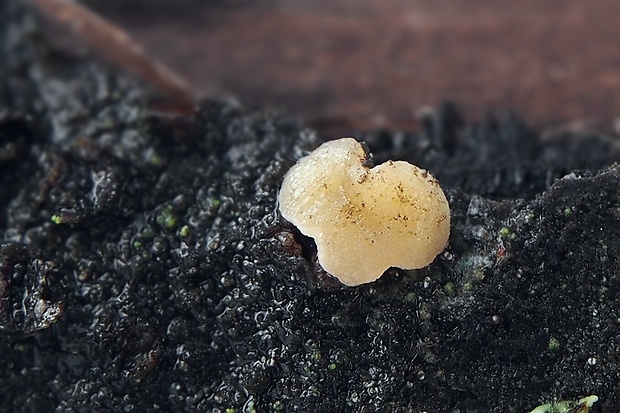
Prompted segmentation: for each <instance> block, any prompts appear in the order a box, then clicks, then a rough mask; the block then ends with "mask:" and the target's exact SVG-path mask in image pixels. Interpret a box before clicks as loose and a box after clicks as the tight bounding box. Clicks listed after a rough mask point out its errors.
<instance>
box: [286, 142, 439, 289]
mask: <svg viewBox="0 0 620 413" xmlns="http://www.w3.org/2000/svg"><path fill="white" fill-rule="evenodd" d="M367 165H368V155H367V153H366V151H365V150H364V148H363V147H362V145H361V144H360V143H359V142H357V141H356V140H355V139H353V138H344V139H338V140H335V141H330V142H326V143H324V144H323V145H321V146H320V147H319V148H317V149H316V150H315V151H314V152H312V153H311V154H310V155H308V156H306V157H304V158H302V159H300V160H299V162H297V164H295V165H294V166H293V167H292V168H291V169H290V170H289V171H288V173H287V174H286V176H285V177H284V182H283V183H282V189H281V190H280V194H279V196H278V201H279V205H280V212H281V213H282V216H283V217H284V218H285V219H286V220H288V221H289V222H291V223H292V224H293V225H295V226H296V227H297V228H298V229H299V231H301V233H303V234H304V235H307V236H309V237H312V238H314V240H315V242H316V246H317V250H318V259H319V263H320V264H321V266H322V267H323V268H324V269H325V271H327V272H328V273H330V274H332V275H333V276H335V277H337V278H338V279H339V280H340V282H342V283H343V284H346V285H350V286H354V285H359V284H364V283H368V282H371V281H374V280H376V279H377V278H379V277H380V276H381V274H383V273H384V272H385V270H387V269H388V268H389V267H398V268H403V269H415V268H422V267H425V266H427V265H428V264H430V263H431V262H432V261H433V260H434V259H435V257H436V256H437V254H439V253H440V252H441V251H442V250H443V249H444V248H445V246H446V243H447V241H448V236H449V235H450V209H449V207H448V201H447V200H446V196H445V195H444V193H443V191H442V190H441V187H440V186H439V183H438V182H437V180H436V179H435V178H433V177H432V176H431V175H430V174H429V173H428V172H427V171H425V170H424V169H421V168H418V167H417V166H414V165H411V164H409V163H407V162H403V161H387V162H385V163H383V164H381V165H378V166H375V167H373V168H369V167H368V166H367Z"/></svg>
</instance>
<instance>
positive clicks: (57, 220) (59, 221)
mask: <svg viewBox="0 0 620 413" xmlns="http://www.w3.org/2000/svg"><path fill="white" fill-rule="evenodd" d="M51 220H52V222H53V223H54V224H62V219H61V218H60V217H59V216H58V215H56V214H54V215H52V218H51Z"/></svg>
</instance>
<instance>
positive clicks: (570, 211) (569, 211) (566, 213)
mask: <svg viewBox="0 0 620 413" xmlns="http://www.w3.org/2000/svg"><path fill="white" fill-rule="evenodd" d="M562 212H564V216H566V217H567V216H570V215H573V209H572V208H570V207H566V208H564V211H562Z"/></svg>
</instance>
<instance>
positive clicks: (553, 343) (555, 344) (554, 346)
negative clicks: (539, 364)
mask: <svg viewBox="0 0 620 413" xmlns="http://www.w3.org/2000/svg"><path fill="white" fill-rule="evenodd" d="M548 348H549V350H551V351H556V350H558V349H559V348H560V341H559V340H558V339H557V338H555V337H551V338H550V339H549V344H548Z"/></svg>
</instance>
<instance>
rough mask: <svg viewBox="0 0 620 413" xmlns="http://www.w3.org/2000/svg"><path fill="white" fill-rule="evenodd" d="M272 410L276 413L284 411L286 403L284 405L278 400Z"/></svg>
mask: <svg viewBox="0 0 620 413" xmlns="http://www.w3.org/2000/svg"><path fill="white" fill-rule="evenodd" d="M271 410H273V411H274V412H281V411H283V410H284V403H282V402H281V401H280V400H276V401H275V402H273V403H271Z"/></svg>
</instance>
